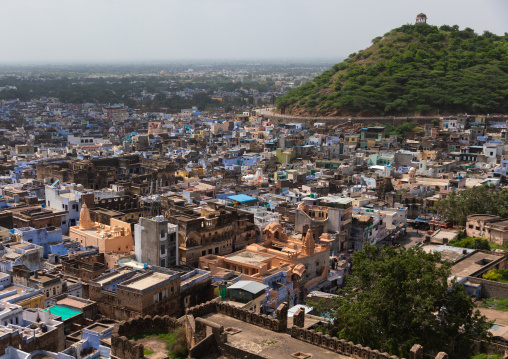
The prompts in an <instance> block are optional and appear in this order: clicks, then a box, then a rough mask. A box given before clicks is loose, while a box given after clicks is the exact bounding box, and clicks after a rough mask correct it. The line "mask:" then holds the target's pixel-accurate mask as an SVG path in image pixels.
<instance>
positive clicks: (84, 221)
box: [79, 203, 93, 229]
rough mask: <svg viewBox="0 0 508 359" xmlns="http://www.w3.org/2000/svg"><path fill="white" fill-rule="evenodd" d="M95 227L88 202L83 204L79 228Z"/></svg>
mask: <svg viewBox="0 0 508 359" xmlns="http://www.w3.org/2000/svg"><path fill="white" fill-rule="evenodd" d="M92 227H93V223H92V219H91V218H90V210H89V209H88V206H87V205H86V203H83V206H81V212H80V214H79V228H80V229H90V228H92Z"/></svg>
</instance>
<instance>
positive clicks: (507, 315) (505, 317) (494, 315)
mask: <svg viewBox="0 0 508 359" xmlns="http://www.w3.org/2000/svg"><path fill="white" fill-rule="evenodd" d="M478 309H479V310H480V313H482V314H483V315H484V316H486V317H487V318H488V319H489V320H495V321H496V324H503V325H508V312H503V311H501V310H496V309H491V308H478Z"/></svg>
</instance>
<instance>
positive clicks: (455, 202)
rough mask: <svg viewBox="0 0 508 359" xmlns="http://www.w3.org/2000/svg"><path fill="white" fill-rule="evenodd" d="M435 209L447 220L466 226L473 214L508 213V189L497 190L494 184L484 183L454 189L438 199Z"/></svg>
mask: <svg viewBox="0 0 508 359" xmlns="http://www.w3.org/2000/svg"><path fill="white" fill-rule="evenodd" d="M435 209H437V211H438V212H439V214H441V215H442V216H443V217H444V218H445V219H446V220H449V221H453V222H454V223H456V224H459V225H461V226H464V225H465V224H466V220H467V216H469V215H471V214H493V215H501V216H506V215H508V190H503V191H501V192H497V191H496V189H495V187H494V186H489V185H483V186H475V187H471V188H468V189H466V190H464V191H460V192H456V191H452V192H450V194H449V195H448V196H447V197H446V198H444V199H442V200H440V201H438V203H437V204H436V206H435Z"/></svg>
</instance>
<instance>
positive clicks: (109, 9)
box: [0, 0, 508, 63]
mask: <svg viewBox="0 0 508 359" xmlns="http://www.w3.org/2000/svg"><path fill="white" fill-rule="evenodd" d="M0 5H1V12H0V30H1V34H2V40H1V41H0V44H1V47H0V62H1V63H17V62H31V63H49V62H75V61H77V62H88V61H94V62H95V61H108V62H109V61H146V60H179V59H188V60H207V59H269V60H271V59H288V58H289V59H316V58H320V59H335V58H336V59H340V58H343V57H345V56H347V55H348V54H350V53H352V52H356V51H358V50H361V49H363V48H365V47H367V46H369V45H370V40H372V39H373V38H374V37H376V36H379V35H383V34H384V33H386V32H387V31H389V30H391V29H393V28H395V27H398V26H400V25H403V24H407V23H413V22H414V20H415V17H416V14H418V13H419V12H422V11H423V12H424V13H426V14H427V16H428V22H429V23H430V24H433V25H442V24H448V25H455V24H457V25H459V26H460V28H464V27H471V28H473V29H474V30H475V31H476V32H478V33H482V32H483V31H484V30H489V31H491V32H493V33H496V34H503V33H505V32H508V21H507V20H506V18H507V16H508V0H348V1H346V0H1V1H0Z"/></svg>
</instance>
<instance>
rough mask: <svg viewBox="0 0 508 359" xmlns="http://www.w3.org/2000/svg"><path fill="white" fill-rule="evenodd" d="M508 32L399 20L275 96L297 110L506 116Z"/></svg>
mask: <svg viewBox="0 0 508 359" xmlns="http://www.w3.org/2000/svg"><path fill="white" fill-rule="evenodd" d="M507 94H508V34H504V36H498V35H495V34H492V33H490V32H488V31H486V32H484V33H483V34H482V35H478V34H476V33H475V32H474V31H473V30H472V29H469V28H466V29H464V30H459V27H458V26H441V27H440V28H438V27H437V26H431V25H428V24H417V25H404V26H402V27H399V28H397V29H394V30H392V31H390V32H389V33H387V34H385V35H384V36H383V37H378V38H376V39H374V40H373V45H372V46H371V47H369V48H368V49H366V50H363V51H360V52H358V53H354V54H351V55H350V56H349V58H348V59H346V60H345V61H343V62H342V63H339V64H336V65H334V66H333V67H332V68H331V69H330V70H328V71H325V72H324V73H322V74H321V75H319V76H318V77H316V78H315V79H314V80H313V81H311V82H308V83H306V84H304V85H303V86H300V87H298V88H296V89H294V90H292V91H290V92H288V93H287V94H286V95H284V96H281V97H279V98H278V99H277V101H276V104H277V107H278V109H279V110H280V111H281V112H284V113H286V114H289V113H291V114H296V115H325V116H327V115H330V116H333V115H407V114H415V113H419V114H428V113H438V112H439V113H441V114H443V113H463V112H467V113H471V114H474V113H506V112H507V110H508V103H507V102H506V101H504V99H505V98H506V96H507Z"/></svg>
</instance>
